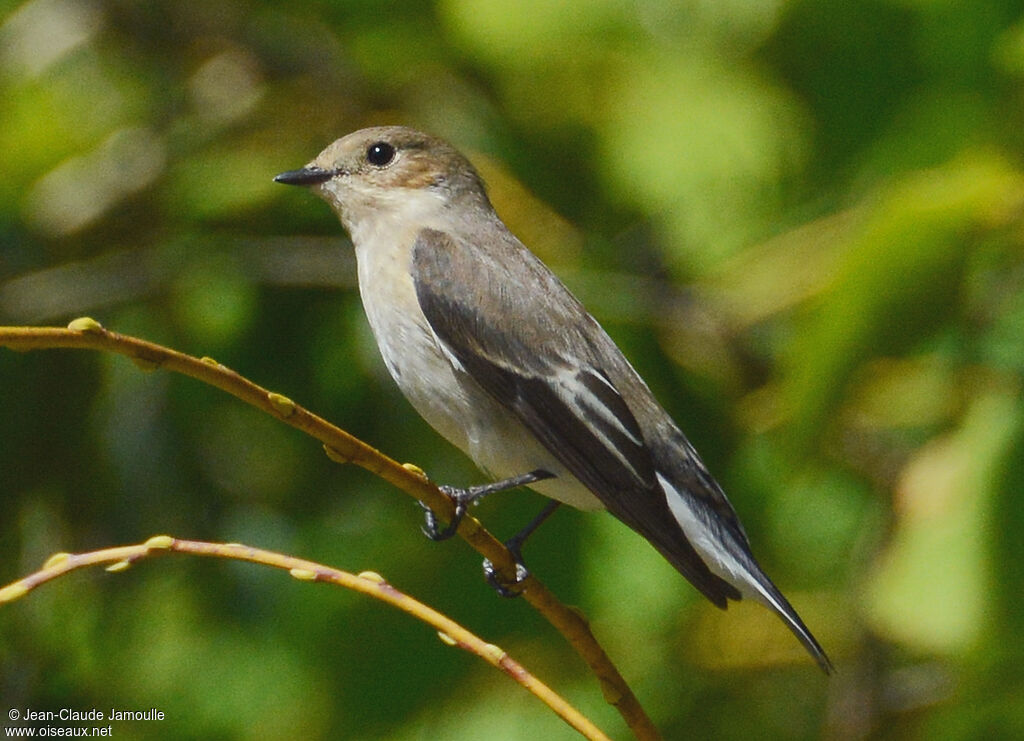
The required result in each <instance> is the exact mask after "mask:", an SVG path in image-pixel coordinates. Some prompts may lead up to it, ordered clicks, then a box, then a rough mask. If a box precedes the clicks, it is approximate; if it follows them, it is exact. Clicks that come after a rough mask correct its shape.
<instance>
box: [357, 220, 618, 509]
mask: <svg viewBox="0 0 1024 741" xmlns="http://www.w3.org/2000/svg"><path fill="white" fill-rule="evenodd" d="M373 223H374V228H373V230H372V232H367V231H362V232H357V233H354V234H353V235H352V238H353V242H354V243H355V245H356V260H357V263H358V271H359V292H360V295H361V297H362V300H363V307H364V309H365V311H366V317H367V319H368V320H369V322H370V329H371V330H372V331H373V335H374V337H375V338H376V340H377V346H378V347H379V348H380V352H381V355H382V357H383V359H384V363H385V365H386V366H387V369H388V371H389V372H390V374H391V376H392V378H394V379H395V383H397V384H398V387H399V388H400V389H401V390H402V393H403V394H405V396H406V398H407V399H408V400H409V402H410V403H411V404H412V405H413V406H414V407H415V408H416V411H417V412H419V413H420V415H421V416H422V417H423V418H424V419H425V420H426V421H427V422H428V423H429V424H430V425H431V427H433V428H434V429H435V430H437V431H438V432H439V433H441V435H443V436H444V437H445V438H446V439H448V440H449V441H450V442H451V443H452V444H454V445H455V446H457V447H458V448H460V449H461V450H462V451H463V452H465V453H466V454H467V455H468V456H469V457H470V458H472V459H473V461H474V462H475V463H476V464H477V465H478V466H479V467H480V468H482V469H483V470H484V471H485V472H487V473H488V474H489V475H490V476H492V477H494V478H495V479H501V478H507V477H511V476H516V475H518V474H522V473H527V472H529V471H533V470H535V469H538V468H540V469H544V470H547V471H550V472H551V473H554V474H555V476H556V478H555V479H553V480H549V481H544V482H539V483H537V484H535V485H534V486H533V487H532V488H534V489H536V490H538V491H539V492H541V493H542V494H544V495H546V496H549V497H552V498H554V499H558V500H559V501H563V502H565V503H566V504H569V505H571V506H573V507H577V508H579V509H597V508H600V507H601V504H600V502H599V501H598V500H597V498H596V497H594V495H593V494H592V493H591V492H590V491H589V490H588V489H586V487H584V486H583V485H582V484H581V483H579V481H577V480H576V479H575V477H573V476H572V475H571V474H570V473H569V472H568V471H566V470H565V468H564V467H563V466H562V465H561V464H559V463H558V462H557V461H556V460H555V459H554V458H553V457H552V456H551V454H550V453H549V452H548V451H547V450H546V449H545V448H544V447H543V446H542V445H541V444H540V443H539V442H537V440H536V439H535V438H534V437H533V435H532V434H530V433H529V431H527V430H526V428H525V427H523V426H522V424H521V423H520V422H519V421H518V420H517V419H515V418H514V417H513V416H512V415H511V414H510V413H509V412H508V411H506V410H505V409H504V408H503V407H501V406H500V405H499V404H498V403H497V402H495V401H494V400H493V399H492V398H491V397H490V396H489V395H488V394H487V393H486V392H485V391H484V390H483V389H482V388H480V386H479V385H477V383H476V382H475V381H473V379H472V378H470V377H469V376H468V375H467V374H466V373H465V371H463V370H462V369H461V368H459V367H457V365H455V364H454V363H453V359H452V358H450V356H449V355H448V354H447V353H446V352H445V351H444V349H443V347H442V344H441V341H440V340H439V339H438V338H437V336H436V335H435V334H434V333H433V331H432V330H431V329H430V326H429V325H428V323H427V320H426V317H425V316H424V315H423V312H422V310H421V309H420V306H419V301H418V299H417V298H416V289H415V286H414V284H413V280H412V273H411V260H412V244H413V241H414V240H415V238H416V233H417V232H418V229H417V230H410V229H402V228H397V229H389V228H388V225H387V221H386V220H380V219H378V220H374V222H373ZM406 223H409V222H406ZM411 223H417V222H416V221H415V220H414V221H412V222H411ZM419 223H421V224H422V221H420V222H419Z"/></svg>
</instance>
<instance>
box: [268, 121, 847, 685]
mask: <svg viewBox="0 0 1024 741" xmlns="http://www.w3.org/2000/svg"><path fill="white" fill-rule="evenodd" d="M277 179H278V180H279V181H281V182H285V183H293V184H303V185H311V186H313V187H314V190H316V191H317V192H318V193H319V194H320V195H321V196H322V197H324V198H325V199H326V200H327V201H328V203H330V204H331V205H332V206H333V207H334V208H335V209H336V210H337V212H338V214H339V216H340V217H341V220H342V223H343V224H344V226H345V227H346V229H347V230H348V231H349V233H350V234H351V236H352V241H353V244H354V245H355V249H356V258H357V262H358V266H359V286H360V292H361V295H362V298H363V304H364V306H365V308H366V313H367V317H368V319H369V321H370V326H371V328H372V329H373V332H374V335H375V337H376V339H377V342H378V345H379V346H380V350H381V354H382V356H383V357H384V361H385V364H386V365H387V367H388V370H389V371H390V372H391V374H392V376H393V377H394V379H395V381H396V382H397V383H398V385H399V387H400V388H401V389H402V391H403V392H404V393H405V395H406V396H407V397H408V398H409V400H410V401H411V402H412V404H413V406H415V407H416V409H417V410H418V411H419V412H420V414H422V415H423V417H424V418H425V419H426V420H427V421H428V422H429V423H430V424H431V425H432V426H433V427H434V428H435V429H437V430H438V431H439V432H440V433H441V434H442V435H444V436H445V437H446V438H448V439H449V440H450V441H452V442H453V443H454V444H455V445H457V446H458V447H460V448H462V449H463V450H464V451H466V453H467V454H469V455H470V457H471V458H473V460H474V461H476V462H477V464H478V465H480V467H481V468H483V469H484V470H485V471H486V472H487V473H488V474H490V475H492V476H494V477H495V478H508V477H511V476H515V475H518V474H523V473H525V472H528V471H533V470H537V469H542V470H545V471H549V472H551V473H552V474H554V475H555V477H554V478H553V479H550V480H547V481H541V482H537V483H535V484H532V485H531V486H532V487H533V488H535V489H537V490H538V491H540V492H541V493H543V494H547V495H548V496H551V497H553V498H555V499H558V500H561V501H564V502H567V503H569V504H571V505H573V506H576V507H580V508H582V509H594V508H598V507H601V506H603V507H605V508H607V509H608V510H609V511H610V512H611V513H612V514H613V515H615V516H616V517H617V518H619V519H620V520H622V521H623V522H624V523H626V524H627V525H629V526H630V527H631V528H633V529H634V530H635V531H636V532H638V533H639V534H641V535H642V536H643V537H644V538H646V539H647V540H648V541H649V542H650V543H651V544H652V545H654V547H655V548H657V549H658V551H660V552H661V553H662V555H663V556H665V558H666V559H668V560H669V561H670V562H671V563H672V565H673V566H675V567H676V569H678V570H679V571H680V572H681V573H682V574H683V575H684V576H685V577H686V578H687V579H689V580H690V582H692V583H693V584H694V585H695V586H696V587H697V588H698V589H700V591H701V592H703V593H704V595H705V596H707V598H708V599H710V600H711V601H712V602H714V603H715V604H716V605H718V606H719V607H723V608H724V607H725V606H726V605H727V601H728V600H738V599H740V598H741V596H750V597H753V598H755V599H757V600H759V601H761V602H762V603H764V604H765V605H767V606H768V607H769V608H771V609H772V610H774V611H775V612H776V613H777V614H778V615H779V616H780V617H781V618H782V619H783V620H784V622H785V623H786V624H787V625H788V626H789V628H790V629H791V630H792V631H793V633H794V634H795V635H796V636H797V637H798V638H799V639H800V641H801V642H802V643H803V644H804V646H805V647H806V648H807V650H808V651H809V652H810V653H811V655H812V656H814V658H815V659H816V660H817V662H818V664H819V665H820V666H821V667H822V668H823V669H824V670H825V671H829V670H830V669H831V664H830V663H829V660H828V658H827V656H826V655H825V653H824V651H823V650H822V649H821V647H820V645H818V643H817V641H816V640H815V639H814V637H813V636H812V635H811V633H810V631H808V629H807V627H806V626H805V625H804V624H803V622H802V621H801V620H800V617H799V616H798V615H797V613H796V611H795V610H794V609H793V608H792V606H791V605H790V604H789V602H788V601H787V600H786V599H785V597H783V595H782V594H781V593H780V592H779V590H778V589H777V588H776V587H775V586H774V585H773V584H772V582H771V581H770V580H769V579H768V577H767V576H766V575H765V574H764V572H763V571H762V570H761V569H760V567H759V566H758V565H757V563H756V562H755V561H754V558H753V556H752V555H751V553H750V546H749V543H748V541H747V537H746V534H745V533H744V532H743V529H742V526H741V525H740V522H739V519H738V518H737V516H736V513H735V511H734V510H733V508H732V506H731V505H730V503H729V501H728V500H727V499H726V497H725V494H724V493H723V492H722V490H721V488H720V487H719V486H718V484H717V483H716V482H715V480H714V479H713V478H712V476H711V475H710V474H709V473H708V471H707V469H706V468H705V466H704V464H703V462H702V461H701V460H700V458H699V456H698V455H697V453H696V451H695V450H694V449H693V447H692V446H691V445H690V443H689V441H687V439H686V437H685V435H684V434H683V433H682V431H681V430H680V429H679V428H678V427H677V426H676V424H675V423H674V422H673V421H672V419H671V418H670V417H669V415H668V414H667V413H666V412H665V410H664V409H663V408H662V407H661V406H660V405H659V404H658V402H657V401H656V400H655V399H654V396H653V395H652V394H651V392H650V390H649V389H648V388H647V386H646V384H644V382H643V380H642V379H641V378H640V377H639V375H638V374H637V373H636V372H635V371H634V370H633V368H632V366H631V365H630V364H629V362H628V361H627V360H626V358H625V357H624V356H623V355H622V353H621V352H620V351H619V349H618V347H616V345H615V343H614V342H613V341H612V340H611V338H610V337H609V336H608V335H607V333H606V332H605V331H604V330H603V329H602V328H601V326H600V325H599V324H598V323H597V321H596V320H595V319H594V318H593V317H591V316H590V314H588V313H587V311H586V310H585V309H584V308H583V306H582V305H581V304H580V303H579V301H577V300H576V298H575V297H574V296H573V295H572V294H571V293H570V292H569V291H568V289H566V287H565V286H564V285H563V284H562V283H561V281H559V280H558V278H557V277H555V275H554V274H553V273H551V271H550V270H549V269H548V268H547V267H546V266H544V265H543V263H541V262H540V260H539V259H537V257H536V256H534V255H533V253H531V252H530V251H529V250H527V249H526V247H524V246H523V245H522V243H521V242H519V240H518V239H516V237H515V236H513V235H512V233H511V232H509V230H508V229H507V228H506V227H505V225H504V224H503V223H502V222H501V220H500V219H499V218H498V216H497V215H496V214H495V212H494V210H493V208H492V207H491V204H490V202H489V201H488V199H487V196H486V193H485V191H484V188H483V184H482V182H481V181H480V178H479V176H478V175H477V174H476V171H475V170H474V169H473V168H472V166H471V165H470V164H469V162H468V161H466V159H465V158H464V157H462V155H461V154H459V153H458V152H457V151H456V150H455V149H453V148H452V147H451V146H450V145H448V144H447V143H445V142H443V141H441V140H439V139H436V138H433V137H430V136H428V135H425V134H422V133H419V132H416V131H413V130H411V129H406V128H402V127H380V128H374V129H365V130H363V131H358V132H356V133H354V134H350V135H349V136H347V137H344V138H342V139H339V140H338V141H336V142H335V143H334V144H332V145H331V146H329V147H328V148H327V149H326V150H324V152H323V153H321V154H320V156H318V157H317V158H316V159H315V160H314V161H313V162H311V163H310V164H309V165H308V166H307V167H306V168H303V169H302V170H297V171H293V172H290V173H284V174H282V175H280V176H278V178H277Z"/></svg>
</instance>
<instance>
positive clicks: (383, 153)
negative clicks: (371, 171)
mask: <svg viewBox="0 0 1024 741" xmlns="http://www.w3.org/2000/svg"><path fill="white" fill-rule="evenodd" d="M394 158H395V148H394V147H393V146H391V145H390V144H388V143H387V142H377V143H376V144H371V145H370V148H369V149H367V150H366V161H367V162H369V163H370V164H371V165H376V166H377V167H384V165H386V164H388V163H389V162H391V160H393V159H394Z"/></svg>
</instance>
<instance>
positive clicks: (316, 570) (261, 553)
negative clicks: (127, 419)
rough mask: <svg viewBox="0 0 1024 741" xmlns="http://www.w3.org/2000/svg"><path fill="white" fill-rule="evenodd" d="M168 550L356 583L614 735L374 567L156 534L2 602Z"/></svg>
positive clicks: (67, 563)
mask: <svg viewBox="0 0 1024 741" xmlns="http://www.w3.org/2000/svg"><path fill="white" fill-rule="evenodd" d="M167 552H174V553H189V554H192V555H196V556H211V557H214V558H230V559H236V560H239V561H251V562H252V563H258V564H263V565H264V566H271V567H273V568H277V569H285V570H287V571H288V572H289V573H290V574H291V575H292V576H293V577H294V578H296V579H299V580H301V581H318V582H328V583H330V584H337V585H338V586H340V587H345V588H346V589H352V590H354V591H356V592H360V593H362V594H365V595H368V596H370V597H373V598H374V599H378V600H381V601H382V602H386V603H388V604H389V605H391V606H392V607H397V608H398V609H399V610H402V611H403V612H405V613H408V614H409V615H412V616H413V617H415V618H418V619H419V620H422V621H423V622H424V623H426V624H428V625H430V626H431V627H433V628H435V629H436V630H437V632H438V635H439V637H440V638H441V640H442V641H443V642H444V643H446V644H447V645H449V646H457V647H458V648H461V649H463V650H465V651H468V652H469V653H472V654H475V655H477V656H479V657H480V658H481V659H483V660H484V661H486V662H487V663H488V664H490V665H491V666H493V667H495V668H497V669H500V670H501V671H503V672H505V674H507V675H508V676H510V677H511V678H512V679H514V680H515V681H516V682H518V683H519V684H520V685H522V686H523V687H524V688H526V690H527V691H529V692H530V693H532V694H533V695H535V696H536V697H537V698H539V699H540V700H541V701H542V702H543V703H544V704H546V705H547V706H548V707H549V708H551V709H552V710H553V711H554V712H555V713H556V714H557V715H558V716H559V717H560V718H561V719H562V720H564V721H565V722H566V723H568V724H569V725H570V726H572V727H573V728H575V729H576V730H577V731H579V732H580V734H581V735H583V736H585V737H586V738H588V739H594V740H595V741H609V739H608V737H607V736H606V735H605V734H604V733H603V732H602V731H601V729H599V728H598V727H597V726H595V725H594V724H593V723H592V722H591V721H590V720H589V719H588V718H586V717H585V716H584V715H583V714H582V713H580V712H579V711H578V710H577V709H576V708H574V707H573V706H572V705H570V704H569V703H568V702H566V701H565V699H563V698H562V697H561V696H560V695H559V694H558V693H556V692H555V691H554V690H552V689H551V688H550V687H548V686H547V685H546V684H544V683H543V682H541V681H540V680H539V679H537V678H536V677H535V676H533V675H532V674H530V672H528V671H527V670H526V669H525V668H524V667H523V666H522V665H521V664H519V663H518V662H517V661H515V660H514V659H513V658H512V657H510V656H509V655H508V654H507V653H505V652H504V651H503V650H502V649H500V648H498V647H497V646H495V645H494V644H492V643H487V642H486V641H484V640H483V639H481V638H479V637H478V636H476V635H474V634H473V633H470V632H469V631H468V630H466V629H465V628H463V627H462V626H461V625H459V624H458V623H456V622H455V621H454V620H452V619H451V618H449V617H447V616H445V615H442V614H441V613H439V612H438V611H437V610H435V609H433V608H431V607H428V606H427V605H425V604H423V603H422V602H420V601H419V600H416V599H414V598H412V597H410V596H409V595H407V594H405V593H404V592H400V591H399V590H398V589H395V587H393V586H392V585H391V584H388V582H386V581H385V580H384V578H383V577H382V576H381V575H380V574H376V573H374V572H372V571H364V572H363V573H361V574H359V575H355V574H350V573H348V572H347V571H340V570H339V569H334V568H331V567H330V566H324V565H323V564H319V563H315V562H313V561H307V560H305V559H301V558H294V557H293V556H287V555H284V554H282V553H275V552H273V551H266V550H263V549H262V548H251V547H249V546H246V545H241V544H239V543H204V542H201V541H197V540H180V539H178V538H172V537H170V536H169V535H156V536H154V537H152V538H150V539H149V540H147V541H146V542H145V543H142V544H140V545H126V546H120V547H117V548H104V549H102V550H98V551H90V552H88V553H56V554H54V555H52V556H50V558H48V559H47V560H46V563H45V564H43V568H41V569H40V570H39V571H36V572H34V573H32V574H29V575H28V576H26V577H24V578H22V579H19V580H18V581H16V582H13V583H11V584H8V585H7V586H5V587H3V588H0V604H3V603H5V602H12V601H13V600H16V599H18V598H19V597H23V596H24V595H26V594H28V593H29V592H30V591H32V590H33V589H35V588H36V587H38V586H40V585H42V584H45V583H46V582H48V581H51V580H52V579H56V578H57V577H60V576H63V575H64V574H66V573H68V572H69V571H74V570H76V569H81V568H85V567H87V566H95V565H97V564H102V563H109V564H110V566H107V571H110V572H121V571H125V570H126V569H128V568H129V567H130V566H131V565H132V564H133V563H135V562H136V561H138V560H140V559H143V558H146V557H148V556H152V555H156V554H160V553H167Z"/></svg>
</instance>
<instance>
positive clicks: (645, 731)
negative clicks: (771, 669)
mask: <svg viewBox="0 0 1024 741" xmlns="http://www.w3.org/2000/svg"><path fill="white" fill-rule="evenodd" d="M0 346H2V347H8V348H10V349H12V350H18V351H26V350H41V349H53V348H77V349H92V350H105V351H107V352H113V353H117V354H119V355H124V356H126V357H128V358H130V359H131V360H132V361H133V362H134V363H135V364H136V365H138V366H139V367H140V368H142V369H143V370H155V369H157V368H164V369H166V370H170V371H174V372H176V373H181V374H183V375H186V376H190V377H192V378H195V379H197V380H200V381H203V382H204V383H207V384H209V385H211V386H215V387H216V388H219V389H221V390H222V391H225V392H227V393H229V394H231V395H232V396H235V397H237V398H238V399H241V400H242V401H244V402H246V403H247V404H250V405H252V406H254V407H256V408H257V409H260V410H262V411H264V412H266V413H267V414H270V415H272V416H274V417H277V418H278V419H280V420H281V421H283V422H285V423H286V424H289V425H291V426H292V427H295V428H296V429H299V430H301V431H303V432H305V433H306V434H307V435H309V436H311V437H313V438H315V439H317V440H319V441H320V442H321V443H323V445H324V448H325V450H326V452H327V454H328V456H329V457H330V458H331V459H332V460H335V461H337V462H350V463H354V464H356V465H357V466H360V467H362V468H365V469H366V470H368V471H370V472H372V473H374V474H376V475H377V476H379V477H380V478H382V479H384V480H385V481H387V482H389V483H391V484H393V485H394V486H396V487H398V488H399V489H401V490H402V491H404V492H406V493H407V494H409V495H411V496H413V497H415V498H416V499H418V500H419V501H421V502H423V503H424V504H426V505H427V506H428V507H430V508H431V509H432V510H434V511H435V512H437V513H439V514H440V515H441V516H443V517H445V518H446V519H447V518H450V517H451V516H452V515H453V513H454V506H453V504H452V502H451V500H450V499H449V498H448V497H447V496H446V495H445V494H444V492H442V491H441V490H440V489H438V488H437V486H436V485H435V484H433V483H432V482H431V481H430V480H429V479H428V478H427V476H426V474H424V472H423V471H422V469H420V468H419V467H418V466H415V465H412V464H401V463H398V462H397V461H395V460H393V459H391V458H389V457H387V456H386V455H384V454H383V453H381V452H380V451H378V450H376V449H375V448H373V447H371V446H370V445H367V444H366V443H364V442H363V441H362V440H359V439H358V438H356V437H354V436H352V435H350V434H349V433H347V432H345V431H344V430H342V429H340V428H338V427H336V426H334V425H332V424H331V423H330V422H327V421H326V420H325V419H323V418H322V417H319V416H317V415H315V414H313V413H312V412H310V411H308V410H307V409H304V408H303V407H301V406H299V405H298V404H296V403H295V402H294V401H292V400H291V399H289V398H288V397H286V396H283V395H281V394H277V393H274V392H271V391H268V390H267V389H265V388H263V387H261V386H258V385H257V384H255V383H253V382H252V381H250V380H248V379H247V378H245V377H243V376H241V375H239V374H238V373H236V372H235V371H233V370H231V369H229V368H227V367H225V366H223V365H221V364H220V363H218V362H217V361H216V360H214V359H212V358H195V357H192V356H191V355H186V354H184V353H181V352H178V351H177V350H172V349H170V348H167V347H164V346H162V345H157V344H155V343H152V342H147V341H145V340H140V339H138V338H135V337H131V336H128V335H123V334H119V333H117V332H111V331H109V330H106V329H104V328H103V327H102V326H101V325H100V324H99V322H96V321H95V320H93V319H89V318H81V319H76V320H74V321H72V322H71V323H70V324H69V325H68V328H67V329H64V328H59V327H0ZM458 534H459V535H460V536H461V537H462V538H463V539H464V540H465V541H466V542H467V543H469V545H470V546H472V547H473V548H474V550H476V551H477V552H478V553H480V554H481V555H482V556H484V557H485V558H487V559H489V560H490V561H491V563H492V564H493V565H494V567H495V569H496V570H497V571H498V573H499V575H500V576H502V577H504V578H505V579H506V580H508V581H514V576H515V573H516V572H515V560H514V558H513V556H512V554H511V553H509V552H508V550H507V549H506V548H505V547H504V545H502V543H501V542H499V541H498V540H497V539H496V538H495V537H494V536H493V535H491V534H490V533H489V532H488V531H487V530H486V529H484V527H483V526H482V525H481V524H480V522H479V521H478V520H476V518H474V517H471V516H466V517H464V518H463V519H462V522H461V524H460V525H459V528H458ZM523 597H524V598H525V599H526V601H527V602H529V603H530V605H531V606H533V607H534V609H536V610H537V611H538V612H540V613H541V614H542V615H543V616H544V618H545V619H546V620H547V621H548V622H549V623H550V624H551V625H552V626H553V627H554V628H555V629H556V630H558V632H559V633H561V634H562V636H563V637H564V638H565V639H566V640H567V641H568V642H569V644H570V645H571V646H572V647H573V648H574V649H575V650H576V652H577V653H578V654H579V655H580V656H581V657H582V658H583V660H584V661H585V662H586V663H587V665H588V666H589V667H590V669H591V671H592V672H593V673H594V674H595V676H596V677H597V678H598V680H599V682H600V684H601V690H602V693H603V695H604V698H605V700H606V701H607V702H608V703H610V704H611V705H613V706H614V707H615V709H616V710H618V712H619V714H620V715H621V716H622V718H623V720H624V721H625V722H626V724H627V725H628V726H629V728H630V730H631V731H632V732H633V734H634V736H636V738H638V739H640V740H641V741H649V740H651V739H659V738H661V736H660V734H659V733H658V730H657V729H656V728H655V726H654V724H653V723H652V721H651V719H650V718H649V717H648V716H647V714H646V712H644V709H643V707H642V706H641V705H640V702H639V701H638V700H637V698H636V696H635V695H634V694H633V691H632V690H631V689H630V687H629V685H628V684H627V683H626V681H625V679H624V678H623V677H622V674H621V673H620V672H619V670H618V668H617V667H616V666H615V665H614V664H613V663H612V661H611V659H610V658H609V657H608V655H607V654H606V653H605V651H604V649H603V648H602V647H601V645H600V644H599V643H598V642H597V640H596V639H595V638H594V635H593V633H592V632H591V630H590V626H589V624H588V623H587V621H586V619H585V618H583V617H582V616H581V615H580V614H579V613H578V612H576V611H575V610H573V609H571V608H569V607H567V606H566V605H563V604H562V603H561V602H559V601H558V599H557V598H556V597H555V596H554V595H553V594H552V593H551V592H550V591H549V590H548V589H547V587H545V586H544V585H543V584H542V583H541V582H540V581H539V580H538V579H537V578H536V577H534V576H532V575H531V576H529V577H527V579H526V581H524V582H523Z"/></svg>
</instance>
